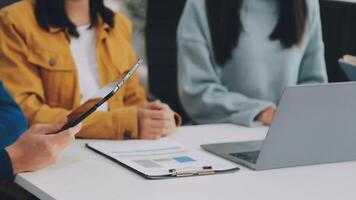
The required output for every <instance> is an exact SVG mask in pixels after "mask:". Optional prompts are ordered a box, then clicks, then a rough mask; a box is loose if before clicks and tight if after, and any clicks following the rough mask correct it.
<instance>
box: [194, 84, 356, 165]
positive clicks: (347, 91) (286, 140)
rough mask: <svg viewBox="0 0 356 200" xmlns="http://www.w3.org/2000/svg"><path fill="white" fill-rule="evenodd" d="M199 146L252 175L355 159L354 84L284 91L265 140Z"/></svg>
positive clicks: (307, 86)
mask: <svg viewBox="0 0 356 200" xmlns="http://www.w3.org/2000/svg"><path fill="white" fill-rule="evenodd" d="M201 147H202V148H203V149H205V150H206V151H208V152H210V153H213V154H216V155H218V156H221V157H223V158H225V159H228V160H230V161H233V162H236V163H238V164H241V165H244V166H246V167H248V168H251V169H254V170H268V169H276V168H284V167H295V166H303V165H313V164H322V163H333V162H343V161H352V160H356V82H348V83H335V84H323V85H305V86H295V87H289V88H286V89H285V91H284V93H283V95H282V98H281V100H280V102H279V106H278V111H277V113H276V116H275V118H274V120H273V123H272V125H271V126H270V128H269V130H268V133H267V136H266V138H265V139H264V140H263V141H250V142H232V143H222V144H205V145H201Z"/></svg>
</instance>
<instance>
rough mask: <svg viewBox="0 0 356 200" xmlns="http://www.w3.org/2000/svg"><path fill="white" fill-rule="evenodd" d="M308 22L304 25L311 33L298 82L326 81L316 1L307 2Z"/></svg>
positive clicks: (318, 10) (318, 11) (318, 9)
mask: <svg viewBox="0 0 356 200" xmlns="http://www.w3.org/2000/svg"><path fill="white" fill-rule="evenodd" d="M309 3H310V4H309V8H310V9H309V10H310V11H309V13H310V14H309V16H310V23H309V24H308V25H307V26H306V27H307V29H309V31H310V33H311V35H310V37H309V38H307V39H308V40H309V41H308V44H307V49H306V51H305V54H304V56H303V59H302V62H301V66H300V71H299V79H298V84H312V83H326V82H328V77H327V73H326V64H325V58H324V43H323V38H322V31H321V30H322V28H321V19H320V8H319V2H318V1H310V2H309Z"/></svg>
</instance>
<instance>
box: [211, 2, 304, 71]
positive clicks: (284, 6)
mask: <svg viewBox="0 0 356 200" xmlns="http://www.w3.org/2000/svg"><path fill="white" fill-rule="evenodd" d="M279 2H280V11H279V19H278V23H277V25H276V27H275V28H274V30H273V32H272V33H271V35H270V39H271V40H280V41H281V43H282V45H283V46H284V47H285V48H290V47H292V46H294V45H298V44H300V42H301V41H302V40H303V36H304V29H305V21H306V18H307V14H308V13H307V12H308V11H307V4H306V0H279ZM241 5H242V0H206V10H207V17H208V21H209V28H210V33H211V38H212V44H213V49H214V54H215V60H216V62H217V63H218V64H220V65H223V64H225V63H226V61H228V60H229V59H230V58H231V57H232V51H233V49H234V48H236V47H237V46H238V43H239V36H240V33H241V31H242V30H243V25H242V22H241V18H240V10H241ZM236 19H237V20H236Z"/></svg>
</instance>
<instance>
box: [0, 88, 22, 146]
mask: <svg viewBox="0 0 356 200" xmlns="http://www.w3.org/2000/svg"><path fill="white" fill-rule="evenodd" d="M26 129H27V120H26V118H25V116H24V115H23V113H22V111H21V109H20V108H19V107H18V106H17V104H16V103H15V102H14V101H13V100H12V98H11V97H10V95H9V94H8V93H7V92H6V91H5V89H4V88H3V85H2V83H1V82H0V148H5V147H7V146H8V145H10V144H12V143H14V142H15V141H16V140H17V138H18V137H19V136H20V135H21V134H22V133H23V132H25V130H26Z"/></svg>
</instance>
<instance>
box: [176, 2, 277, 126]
mask: <svg viewBox="0 0 356 200" xmlns="http://www.w3.org/2000/svg"><path fill="white" fill-rule="evenodd" d="M199 3H201V1H199ZM197 4H198V1H194V0H192V1H188V2H187V4H186V7H185V10H184V13H183V16H182V18H181V21H180V24H179V27H178V37H177V43H178V80H179V83H178V87H179V88H178V89H179V96H180V99H181V101H182V104H183V106H184V108H185V110H186V112H187V113H188V115H189V116H190V117H191V119H192V120H193V121H195V122H197V123H234V124H239V125H245V126H254V125H259V124H260V123H259V122H256V121H255V118H256V116H257V115H258V114H259V113H260V112H262V111H263V110H265V109H267V108H268V107H275V105H274V104H273V103H272V102H268V101H263V100H259V99H252V98H249V97H247V96H245V95H243V94H241V93H237V92H232V91H229V89H228V88H226V87H225V86H224V85H223V84H222V82H221V79H220V77H219V75H218V72H217V69H216V68H217V67H216V65H215V64H214V61H213V59H212V57H213V56H212V52H211V50H210V49H209V42H208V40H209V39H208V38H209V32H208V30H206V29H205V30H204V28H203V27H204V26H205V27H207V26H208V25H207V20H206V17H205V16H204V15H202V14H201V13H199V12H201V10H203V9H201V8H202V5H197Z"/></svg>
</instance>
